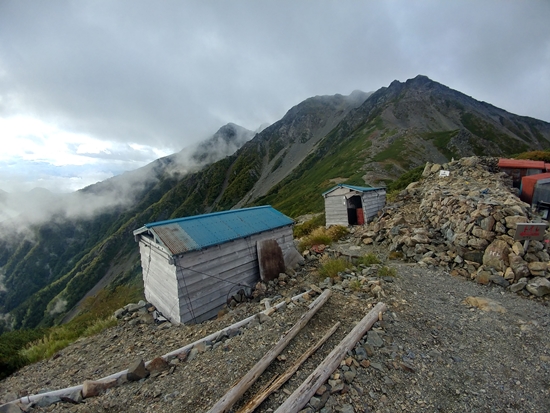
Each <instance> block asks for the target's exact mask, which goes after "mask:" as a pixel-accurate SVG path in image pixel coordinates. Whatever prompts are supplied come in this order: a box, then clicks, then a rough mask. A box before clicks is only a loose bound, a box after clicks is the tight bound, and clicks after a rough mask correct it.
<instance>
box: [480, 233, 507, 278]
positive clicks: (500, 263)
mask: <svg viewBox="0 0 550 413" xmlns="http://www.w3.org/2000/svg"><path fill="white" fill-rule="evenodd" d="M509 254H510V247H509V246H508V243H507V242H506V241H503V240H501V239H497V240H495V241H493V242H492V243H491V244H490V245H489V246H488V247H487V249H486V250H485V253H484V254H483V265H486V266H488V267H493V268H494V269H496V270H497V271H502V272H504V271H506V267H508V263H509V261H508V255H509Z"/></svg>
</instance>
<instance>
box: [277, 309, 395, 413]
mask: <svg viewBox="0 0 550 413" xmlns="http://www.w3.org/2000/svg"><path fill="white" fill-rule="evenodd" d="M384 311H386V305H385V304H384V303H378V304H376V306H375V307H374V308H373V309H372V310H371V311H369V313H368V314H367V315H366V316H365V317H363V319H362V320H361V321H360V322H359V323H358V324H357V325H356V326H355V327H354V328H353V330H351V331H350V333H349V334H348V335H347V336H346V337H345V338H344V339H343V340H342V341H341V342H340V343H339V344H338V345H337V346H336V347H335V348H334V350H332V351H331V353H330V354H329V355H328V356H327V357H326V358H325V359H324V360H323V361H322V363H321V364H319V366H318V367H317V368H316V369H315V371H314V372H313V373H311V374H310V376H309V377H308V378H307V379H306V380H305V381H304V382H303V383H302V384H301V385H300V387H298V388H297V389H296V390H295V391H294V393H292V394H291V395H290V396H289V397H288V399H286V401H285V402H284V403H283V404H281V406H279V408H278V409H277V410H276V411H275V413H297V412H299V411H300V410H301V409H302V408H303V407H304V406H305V405H306V404H307V402H308V401H309V399H311V397H312V396H313V395H314V394H315V392H316V391H317V389H318V388H319V387H321V385H322V384H323V383H324V382H325V381H327V379H328V378H329V377H330V375H331V374H332V373H333V372H334V370H336V368H337V367H338V366H339V365H340V362H341V361H342V359H343V358H344V357H345V356H346V353H347V352H348V351H350V350H351V349H352V348H353V347H354V346H355V344H356V343H357V342H358V341H359V340H360V339H361V337H363V336H364V335H365V333H366V332H367V331H368V330H369V329H370V328H371V327H372V325H373V324H374V323H375V322H376V321H377V320H378V319H379V317H381V315H382V313H383V312H384Z"/></svg>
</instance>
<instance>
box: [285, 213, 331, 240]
mask: <svg viewBox="0 0 550 413" xmlns="http://www.w3.org/2000/svg"><path fill="white" fill-rule="evenodd" d="M324 225H325V214H318V215H316V216H314V217H313V218H311V219H310V220H308V221H306V222H304V223H303V224H298V225H296V226H295V227H294V230H293V232H294V238H302V237H305V236H306V235H309V234H311V232H312V231H313V230H314V229H316V228H319V227H322V226H324Z"/></svg>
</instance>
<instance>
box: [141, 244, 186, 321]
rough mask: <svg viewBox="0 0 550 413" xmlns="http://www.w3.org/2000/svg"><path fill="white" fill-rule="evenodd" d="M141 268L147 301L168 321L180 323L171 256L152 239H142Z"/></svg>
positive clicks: (174, 268)
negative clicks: (170, 262)
mask: <svg viewBox="0 0 550 413" xmlns="http://www.w3.org/2000/svg"><path fill="white" fill-rule="evenodd" d="M139 251H140V253H141V268H142V270H143V285H144V289H145V299H146V300H147V301H148V302H150V303H151V304H153V305H154V306H155V307H156V308H157V309H158V310H159V311H160V312H161V313H162V314H163V315H164V316H165V317H166V318H167V319H169V320H170V321H172V322H175V323H179V320H180V313H179V311H180V309H179V298H178V285H177V281H176V266H175V265H173V264H169V258H170V254H169V253H168V252H167V251H165V250H164V249H163V248H162V247H160V246H159V245H157V244H155V243H154V242H152V241H151V240H150V239H148V238H145V237H143V236H142V237H140V241H139Z"/></svg>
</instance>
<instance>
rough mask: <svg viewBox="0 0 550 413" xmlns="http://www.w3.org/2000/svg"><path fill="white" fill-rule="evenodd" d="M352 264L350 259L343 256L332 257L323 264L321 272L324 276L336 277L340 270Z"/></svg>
mask: <svg viewBox="0 0 550 413" xmlns="http://www.w3.org/2000/svg"><path fill="white" fill-rule="evenodd" d="M349 265H350V263H349V261H347V260H345V259H343V258H336V259H331V260H328V261H327V262H325V263H324V264H322V265H321V267H320V268H319V274H320V275H321V276H323V277H330V278H334V277H336V276H337V275H338V273H339V272H342V271H344V270H345V269H346V268H348V267H349Z"/></svg>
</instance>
